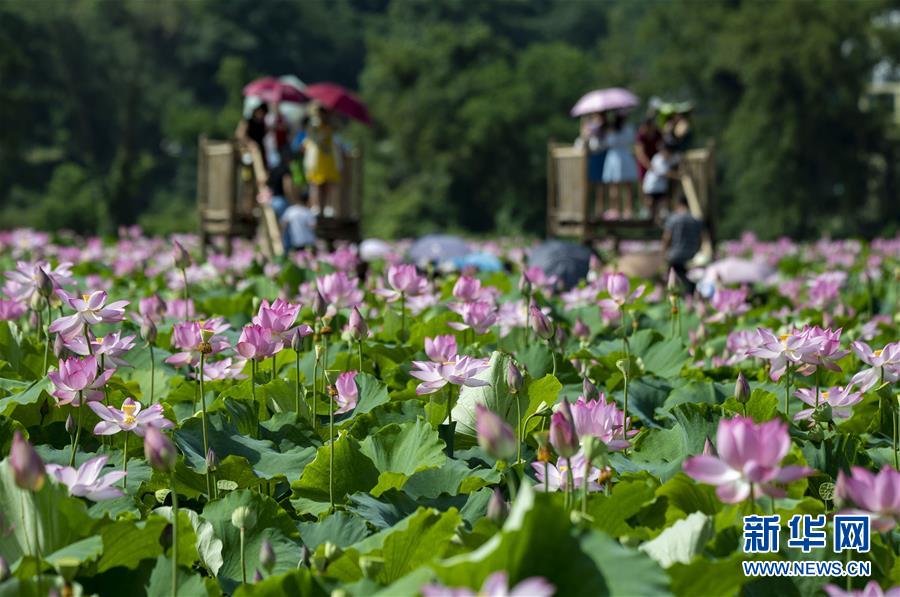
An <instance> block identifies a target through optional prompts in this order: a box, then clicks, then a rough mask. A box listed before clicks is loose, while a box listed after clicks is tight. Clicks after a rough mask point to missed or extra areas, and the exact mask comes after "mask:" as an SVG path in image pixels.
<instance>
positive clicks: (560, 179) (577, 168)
mask: <svg viewBox="0 0 900 597" xmlns="http://www.w3.org/2000/svg"><path fill="white" fill-rule="evenodd" d="M587 162H588V160H587V155H586V153H585V151H584V150H583V149H581V148H576V147H573V146H572V144H569V143H567V144H562V143H554V142H552V141H551V142H550V143H549V144H548V146H547V236H548V237H550V238H553V237H576V238H578V239H580V240H581V241H582V242H584V243H586V244H592V243H593V242H594V241H595V240H600V239H603V238H612V239H613V240H614V241H615V243H616V245H617V246H618V242H619V241H620V240H622V239H623V238H643V239H649V238H657V239H658V238H659V237H660V235H661V230H660V228H659V226H658V224H657V223H656V222H654V221H653V220H652V219H650V218H641V217H629V218H622V217H621V207H622V206H621V205H612V197H611V193H610V188H609V187H610V186H611V185H600V186H601V193H600V201H601V205H597V195H596V193H595V189H594V186H595V185H593V184H592V183H590V182H589V181H588V169H587ZM715 170H716V166H715V152H714V144H713V142H712V141H710V142H709V143H708V144H707V146H706V147H703V148H700V149H691V150H688V151H686V152H684V156H683V158H682V161H681V174H682V177H681V185H680V187H681V189H680V190H681V192H683V193H684V195H685V196H686V197H687V200H688V204H689V205H690V209H691V213H692V214H693V215H694V217H696V218H697V219H699V220H700V221H702V222H703V223H704V228H705V238H704V247H703V251H704V252H707V253H709V254H711V253H712V250H713V249H714V246H715V214H716V194H715V190H716V189H715V180H716V171H715ZM639 191H640V189H639V188H638V186H637V184H635V185H634V188H633V189H632V196H633V197H634V207H635V208H637V209H643V205H642V203H641V202H642V199H641V197H642V196H641V193H640V192H639ZM610 209H616V210H619V217H618V218H607V217H604V214H607V213H608V212H609V210H610Z"/></svg>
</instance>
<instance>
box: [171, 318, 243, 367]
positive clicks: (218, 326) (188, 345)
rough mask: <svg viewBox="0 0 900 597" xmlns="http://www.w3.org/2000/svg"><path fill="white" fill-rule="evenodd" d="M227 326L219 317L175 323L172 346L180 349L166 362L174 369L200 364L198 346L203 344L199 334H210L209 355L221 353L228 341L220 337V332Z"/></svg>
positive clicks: (226, 346) (201, 335) (201, 336)
mask: <svg viewBox="0 0 900 597" xmlns="http://www.w3.org/2000/svg"><path fill="white" fill-rule="evenodd" d="M228 327H229V326H228V324H227V323H224V322H223V321H222V318H221V317H214V318H213V319H209V320H207V321H203V322H200V321H185V322H182V323H176V324H175V326H174V327H173V328H172V346H174V347H175V348H178V349H180V352H176V353H175V354H173V355H172V356H170V357H168V358H166V362H167V363H169V364H170V365H173V366H175V367H184V366H190V367H196V366H197V365H198V364H199V363H200V344H201V343H202V342H203V334H202V333H201V332H206V333H209V332H212V333H213V336H212V337H210V339H209V344H210V346H211V347H212V352H211V353H210V354H216V353H219V352H222V351H223V350H225V349H227V348H228V346H229V345H228V340H226V339H225V337H224V336H220V335H218V334H220V333H221V332H223V331H225V330H227V329H228Z"/></svg>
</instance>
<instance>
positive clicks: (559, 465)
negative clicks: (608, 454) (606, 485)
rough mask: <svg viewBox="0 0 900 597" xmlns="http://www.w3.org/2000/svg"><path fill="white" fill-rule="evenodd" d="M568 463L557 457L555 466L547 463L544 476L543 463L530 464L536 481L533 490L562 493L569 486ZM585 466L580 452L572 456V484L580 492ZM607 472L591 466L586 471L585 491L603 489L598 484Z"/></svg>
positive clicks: (568, 460)
mask: <svg viewBox="0 0 900 597" xmlns="http://www.w3.org/2000/svg"><path fill="white" fill-rule="evenodd" d="M569 462H570V459H568V458H563V457H559V458H557V460H556V464H552V463H547V467H546V468H547V470H546V476H545V475H544V463H543V462H532V463H531V468H532V469H533V470H534V473H535V475H534V476H535V478H536V479H537V481H538V482H537V485H535V486H534V488H535V489H536V490H537V491H544V489H545V486H546V490H547V491H564V490H565V489H566V487H567V486H568V485H569V466H570V465H569ZM585 464H586V460H585V457H584V454H583V453H582V452H578V453H576V454H575V455H574V456H572V458H571V467H572V482H573V484H574V486H575V489H576V490H580V489H581V488H582V487H584V465H585ZM608 470H609V469H608V468H607V471H608ZM607 471H601V470H600V469H599V468H597V467H596V466H594V465H593V464H592V465H591V470H590V471H588V476H587V490H588V491H589V492H591V491H600V490H602V489H603V485H602V484H601V483H600V482H599V481H600V476H601V475H602V474H604V473H605V472H607Z"/></svg>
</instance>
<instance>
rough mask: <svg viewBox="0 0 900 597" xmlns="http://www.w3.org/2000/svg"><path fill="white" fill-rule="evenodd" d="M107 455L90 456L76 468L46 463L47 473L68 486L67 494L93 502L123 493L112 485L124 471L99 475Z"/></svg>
mask: <svg viewBox="0 0 900 597" xmlns="http://www.w3.org/2000/svg"><path fill="white" fill-rule="evenodd" d="M107 460H109V456H96V457H94V458H91V459H90V460H88V461H87V462H85V463H84V464H82V465H81V466H79V467H78V468H77V469H75V468H72V467H71V466H60V465H58V464H48V465H47V474H49V475H50V476H52V477H54V478H55V479H56V480H57V481H59V482H60V483H62V484H63V485H65V486H66V487H68V488H69V495H74V496H77V497H83V498H87V499H89V500H91V501H94V502H99V501H102V500H109V499H112V498H117V497H122V496H123V495H125V494H124V493H123V492H122V490H121V489H119V488H118V487H113V486H114V485H115V484H116V483H118V482H119V481H121V480H122V478H123V477H124V476H125V472H124V471H115V472H112V473H106V474H105V475H103V476H100V471H102V470H103V467H104V466H105V465H106V461H107Z"/></svg>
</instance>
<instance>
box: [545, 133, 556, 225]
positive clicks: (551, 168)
mask: <svg viewBox="0 0 900 597" xmlns="http://www.w3.org/2000/svg"><path fill="white" fill-rule="evenodd" d="M553 145H554V142H553V139H550V141H548V142H547V231H546V233H547V238H553V236H555V235H556V204H557V197H556V157H555V156H554V155H553Z"/></svg>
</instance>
